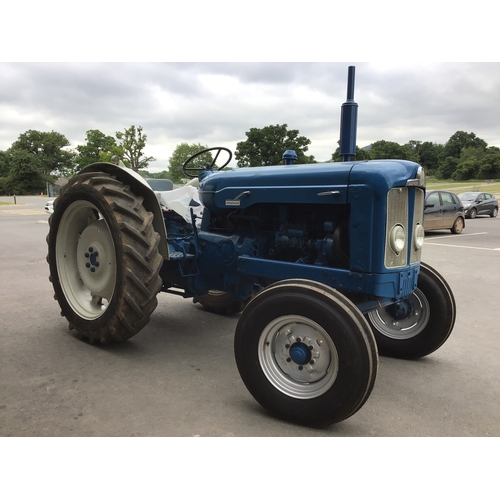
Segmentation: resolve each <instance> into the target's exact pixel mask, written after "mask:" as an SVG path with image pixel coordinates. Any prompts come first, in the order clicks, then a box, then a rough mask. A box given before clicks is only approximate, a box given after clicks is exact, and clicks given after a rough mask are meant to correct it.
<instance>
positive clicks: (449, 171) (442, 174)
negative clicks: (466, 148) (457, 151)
mask: <svg viewBox="0 0 500 500" xmlns="http://www.w3.org/2000/svg"><path fill="white" fill-rule="evenodd" d="M457 168H458V158H454V157H453V156H447V157H446V158H445V159H444V160H443V161H442V162H440V164H439V168H438V169H437V170H436V177H437V178H438V179H440V180H443V179H451V178H452V176H453V173H454V172H455V170H456V169H457Z"/></svg>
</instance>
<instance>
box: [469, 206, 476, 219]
mask: <svg viewBox="0 0 500 500" xmlns="http://www.w3.org/2000/svg"><path fill="white" fill-rule="evenodd" d="M476 216H477V210H476V209H475V208H472V209H471V211H470V214H469V217H470V218H471V219H475V218H476Z"/></svg>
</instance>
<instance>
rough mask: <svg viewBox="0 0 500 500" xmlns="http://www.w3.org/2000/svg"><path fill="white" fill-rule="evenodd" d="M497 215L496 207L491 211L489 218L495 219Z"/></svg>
mask: <svg viewBox="0 0 500 500" xmlns="http://www.w3.org/2000/svg"><path fill="white" fill-rule="evenodd" d="M497 215H498V207H495V208H494V209H493V212H491V214H490V217H496V216H497Z"/></svg>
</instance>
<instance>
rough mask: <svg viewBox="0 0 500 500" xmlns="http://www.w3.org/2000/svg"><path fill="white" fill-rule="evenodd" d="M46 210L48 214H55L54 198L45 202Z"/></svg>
mask: <svg viewBox="0 0 500 500" xmlns="http://www.w3.org/2000/svg"><path fill="white" fill-rule="evenodd" d="M45 211H46V212H47V213H48V214H53V213H54V200H50V201H48V202H47V203H45Z"/></svg>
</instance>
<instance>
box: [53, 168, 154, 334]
mask: <svg viewBox="0 0 500 500" xmlns="http://www.w3.org/2000/svg"><path fill="white" fill-rule="evenodd" d="M49 224H50V229H49V234H48V236H47V244H48V255H47V262H48V263H49V267H50V278H49V279H50V281H51V282H52V285H53V287H54V292H55V296H54V297H55V299H56V300H57V301H58V302H59V305H60V306H61V310H62V312H61V314H62V315H63V316H65V317H66V319H67V320H68V321H69V324H70V328H73V329H75V330H76V331H77V332H78V335H79V336H80V337H82V338H87V339H88V340H89V341H90V342H91V343H94V342H100V343H102V344H108V343H110V342H113V341H119V340H125V339H128V338H130V337H132V336H133V335H135V334H136V333H138V332H139V331H140V330H141V329H142V328H143V327H144V326H145V325H146V324H147V323H148V321H149V318H150V315H151V313H152V312H153V311H154V309H155V308H156V305H157V298H156V295H157V293H158V292H159V290H160V288H161V284H162V281H161V278H160V276H159V271H160V268H161V266H162V263H163V258H162V257H161V255H160V253H159V251H158V245H159V239H160V237H159V235H158V233H156V232H155V231H154V229H153V215H152V214H151V213H150V212H147V211H146V209H145V208H144V207H143V205H142V198H141V197H138V196H135V195H134V194H133V193H132V192H131V190H130V187H129V186H126V185H124V184H122V183H121V182H119V181H118V180H116V179H114V178H112V177H110V176H109V175H107V174H104V173H86V174H79V175H76V176H75V177H73V178H72V179H71V180H70V181H69V183H68V184H67V185H66V186H65V187H64V188H63V189H62V190H61V195H60V196H59V197H58V198H57V199H56V201H55V203H54V213H53V214H52V215H51V217H50V219H49Z"/></svg>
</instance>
